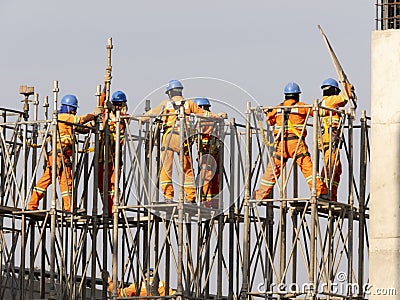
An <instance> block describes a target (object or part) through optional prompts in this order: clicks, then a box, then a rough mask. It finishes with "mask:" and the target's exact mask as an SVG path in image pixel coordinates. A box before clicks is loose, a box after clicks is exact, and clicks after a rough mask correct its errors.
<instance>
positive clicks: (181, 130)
mask: <svg viewBox="0 0 400 300" xmlns="http://www.w3.org/2000/svg"><path fill="white" fill-rule="evenodd" d="M178 117H179V138H180V152H179V165H180V174H179V176H180V178H179V198H178V270H177V272H178V274H177V280H178V286H177V294H178V297H177V299H178V300H183V299H184V297H183V276H182V275H183V205H184V202H185V191H184V189H183V187H184V184H185V174H184V168H183V163H184V155H185V152H184V147H183V144H184V142H185V136H184V130H185V124H184V122H185V110H184V107H183V106H180V110H179V116H178Z"/></svg>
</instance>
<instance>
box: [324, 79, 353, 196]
mask: <svg viewBox="0 0 400 300" xmlns="http://www.w3.org/2000/svg"><path fill="white" fill-rule="evenodd" d="M344 87H345V90H346V93H342V94H340V92H341V90H340V88H339V84H338V82H337V81H336V80H335V79H332V78H328V79H325V80H324V81H323V82H322V85H321V89H322V99H321V101H320V106H322V107H326V108H332V109H336V110H338V109H340V108H341V107H344V106H345V105H346V104H347V102H349V97H352V95H353V86H352V85H351V84H348V83H345V84H344ZM323 115H324V116H323V117H322V125H323V128H322V147H321V144H320V149H321V150H322V153H323V157H324V167H323V169H322V172H321V176H322V177H323V178H324V180H325V183H326V185H327V186H328V188H329V190H330V193H331V201H337V190H338V187H339V181H340V175H341V174H342V164H341V162H340V155H339V141H340V136H341V133H340V128H339V126H340V124H342V125H343V123H342V122H340V119H341V115H339V114H338V113H337V112H334V111H329V110H324V113H323Z"/></svg>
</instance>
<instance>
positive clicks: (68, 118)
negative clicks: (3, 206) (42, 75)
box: [28, 95, 99, 212]
mask: <svg viewBox="0 0 400 300" xmlns="http://www.w3.org/2000/svg"><path fill="white" fill-rule="evenodd" d="M77 109H78V99H77V98H76V97H75V96H74V95H65V96H64V97H63V98H62V99H61V107H60V110H59V111H58V121H61V122H59V123H58V131H57V150H56V155H57V177H58V182H59V184H60V190H61V196H62V200H63V204H64V210H65V211H68V212H69V211H71V202H72V175H71V156H72V148H73V134H74V126H73V125H71V124H85V123H87V122H90V121H92V120H93V119H94V116H95V114H98V113H99V111H98V110H95V111H94V112H93V113H92V114H86V115H83V116H76V112H77ZM64 122H68V123H64ZM77 131H79V130H77ZM52 155H54V152H53V151H52V152H50V153H48V156H47V167H46V170H45V171H44V173H43V175H42V177H41V178H40V179H39V181H38V182H37V183H36V186H35V187H34V188H33V192H32V195H31V199H30V201H29V203H28V210H37V209H38V206H39V201H40V199H42V198H43V196H44V195H45V193H46V189H47V187H48V186H49V185H50V184H51V180H52V179H51V177H52V164H53V159H52Z"/></svg>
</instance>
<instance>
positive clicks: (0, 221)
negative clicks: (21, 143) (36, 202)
mask: <svg viewBox="0 0 400 300" xmlns="http://www.w3.org/2000/svg"><path fill="white" fill-rule="evenodd" d="M1 115H2V121H3V123H6V121H7V112H6V111H3V113H2V114H1ZM2 134H3V137H4V138H5V139H6V137H7V131H6V126H2ZM4 155H5V154H4V150H3V149H2V151H0V158H1V159H0V204H1V206H4V205H5V194H6V191H5V182H6V178H5V171H6V167H5V163H4V161H5V160H4V157H3V156H4ZM3 225H4V217H3V216H0V233H1V234H2V235H3V234H4V233H5V231H4V229H3ZM4 246H5V243H4V242H3V239H1V240H0V266H1V268H2V266H3V256H4V250H3V249H4ZM5 268H7V266H6V267H5ZM1 274H3V272H1ZM3 281H4V276H1V277H0V291H1V294H2V295H4V290H5V288H6V287H5V285H4V283H3Z"/></svg>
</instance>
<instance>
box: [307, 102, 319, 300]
mask: <svg viewBox="0 0 400 300" xmlns="http://www.w3.org/2000/svg"><path fill="white" fill-rule="evenodd" d="M312 109H313V113H314V114H313V115H314V118H313V143H312V152H313V156H312V164H313V167H312V188H311V201H310V204H311V216H310V218H311V229H310V273H309V276H308V277H309V284H310V291H309V293H310V299H311V300H314V299H316V295H315V293H316V283H317V280H316V279H317V278H316V272H317V249H316V246H317V228H316V226H317V217H318V215H317V191H316V185H317V174H318V171H317V167H318V163H317V158H318V101H317V100H315V101H314V106H313V107H312Z"/></svg>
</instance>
